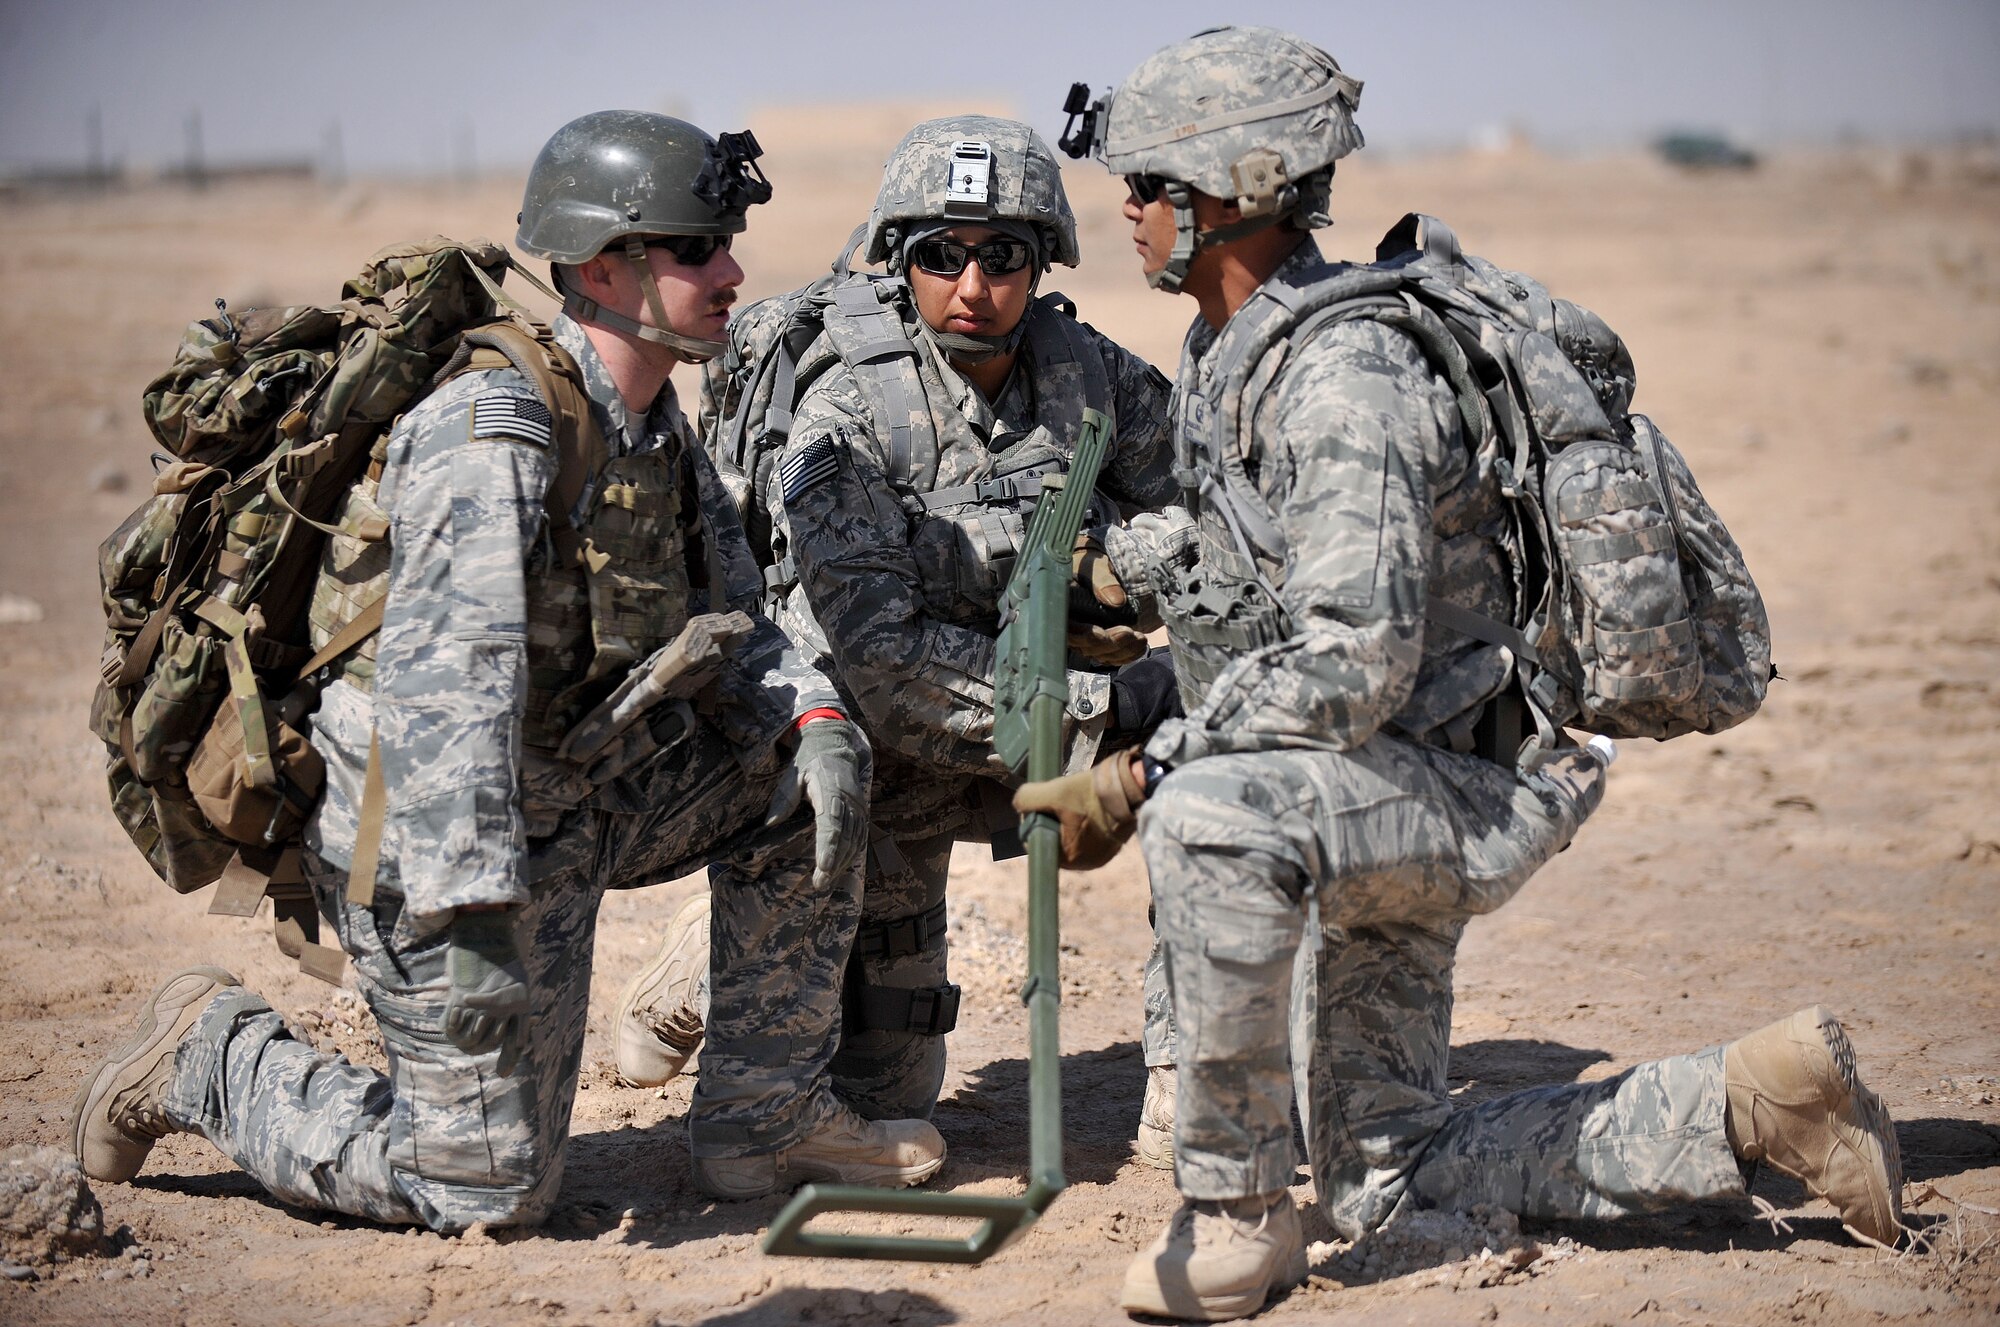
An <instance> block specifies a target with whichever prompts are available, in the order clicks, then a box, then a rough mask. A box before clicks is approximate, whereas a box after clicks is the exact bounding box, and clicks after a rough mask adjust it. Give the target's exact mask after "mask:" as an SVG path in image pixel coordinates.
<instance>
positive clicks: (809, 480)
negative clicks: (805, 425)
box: [778, 434, 834, 502]
mask: <svg viewBox="0 0 2000 1327" xmlns="http://www.w3.org/2000/svg"><path fill="white" fill-rule="evenodd" d="M833 468H834V467H833V438H832V436H831V435H830V434H821V435H820V436H819V437H817V438H814V439H813V440H812V441H811V442H809V443H807V444H806V445H805V446H804V447H803V448H802V449H800V450H799V452H798V453H797V454H795V455H792V456H788V457H786V458H785V461H784V464H782V465H780V466H779V467H778V483H779V485H780V487H782V488H783V489H784V493H785V501H786V502H790V501H792V500H793V499H794V498H796V497H798V495H799V494H801V493H803V492H805V491H806V490H807V489H809V488H811V487H812V486H813V485H814V484H817V483H819V482H820V481H821V480H823V479H827V478H829V477H830V476H831V475H832V474H833Z"/></svg>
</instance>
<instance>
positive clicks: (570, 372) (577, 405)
mask: <svg viewBox="0 0 2000 1327" xmlns="http://www.w3.org/2000/svg"><path fill="white" fill-rule="evenodd" d="M467 347H470V350H469V351H468V350H467ZM460 358H463V359H464V363H463V364H458V363H457V361H458V360H459V359H460ZM453 364H454V365H457V367H453V366H451V365H448V366H447V371H446V373H445V374H443V375H442V376H441V378H440V380H441V381H442V379H443V378H448V377H453V376H456V375H457V374H458V373H465V372H471V371H474V370H477V369H497V368H505V367H507V366H509V365H511V366H512V367H513V368H515V369H516V370H518V371H519V372H520V374H521V376H522V377H524V378H526V379H527V380H528V381H529V383H531V384H532V385H533V386H534V389H535V394H536V395H537V396H539V397H541V399H542V404H543V405H546V406H547V407H548V408H549V413H550V414H551V415H552V416H554V418H555V423H556V428H555V438H556V473H555V478H554V479H553V480H551V481H550V483H549V491H548V497H547V499H546V505H547V507H548V511H549V517H550V519H549V537H550V538H551V539H552V540H553V541H554V542H555V545H556V552H557V553H558V554H559V555H560V556H561V558H562V559H563V561H564V562H565V563H568V562H571V561H573V560H574V558H575V556H576V553H577V550H578V549H579V548H580V547H581V545H580V544H579V543H578V541H577V535H576V530H575V529H574V528H573V527H572V526H571V524H570V516H571V513H573V512H574V511H575V510H576V504H577V503H578V502H579V501H581V500H582V498H583V491H584V489H585V487H586V486H587V485H588V484H589V483H590V479H591V476H592V475H595V474H597V473H599V472H600V471H602V470H603V469H604V467H605V465H606V464H607V463H608V462H609V460H610V453H609V451H608V450H607V449H606V447H605V445H604V435H603V434H601V433H599V432H598V430H597V421H596V419H595V417H594V416H592V414H591V413H590V397H589V394H588V393H586V392H585V391H584V387H583V371H582V370H581V369H579V368H578V367H577V364H576V361H575V360H574V359H572V358H570V354H569V352H568V351H567V350H564V349H563V348H562V347H561V346H560V345H558V344H557V343H556V342H555V340H554V339H553V338H552V337H551V338H546V339H545V338H543V337H540V336H537V335H535V334H534V333H532V332H530V331H528V330H526V329H524V328H522V327H521V326H519V325H518V324H516V323H514V322H512V321H511V320H505V319H503V320H501V321H498V322H492V323H488V324H487V325H485V326H484V327H478V328H475V329H473V330H472V331H469V332H467V333H466V334H465V337H464V340H463V342H462V343H461V345H460V350H459V354H458V355H456V356H454V357H453Z"/></svg>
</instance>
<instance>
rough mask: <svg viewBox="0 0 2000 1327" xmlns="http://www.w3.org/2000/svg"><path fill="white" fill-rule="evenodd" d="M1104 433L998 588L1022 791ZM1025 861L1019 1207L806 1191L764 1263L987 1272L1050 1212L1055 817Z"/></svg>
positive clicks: (1058, 692)
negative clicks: (865, 1231)
mask: <svg viewBox="0 0 2000 1327" xmlns="http://www.w3.org/2000/svg"><path fill="white" fill-rule="evenodd" d="M1109 432H1110V427H1109V422H1108V421H1107V420H1106V419H1105V417H1104V415H1103V414H1101V413H1100V412H1098V411H1096V410H1085V411H1084V412H1083V430H1082V433H1081V435H1080V437H1079V438H1078V440H1077V447H1076V456H1075V459H1074V460H1072V461H1071V463H1070V467H1069V472H1068V473H1067V474H1064V475H1050V476H1046V477H1044V478H1043V480H1042V492H1041V496H1040V498H1039V499H1038V500H1037V502H1036V504H1035V512H1034V515H1033V516H1032V517H1031V518H1030V519H1029V522H1028V531H1027V537H1026V547H1025V549H1024V550H1023V552H1022V554H1021V557H1020V560H1019V562H1018V563H1016V565H1015V568H1014V574H1013V576H1012V577H1011V578H1009V580H1008V582H1007V591H1006V595H1005V596H1004V598H1003V599H1002V601H1001V606H1000V624H1001V625H1000V639H999V642H998V645H997V647H996V654H997V656H998V672H997V676H996V677H995V679H994V697H995V698H994V718H993V750H994V752H995V753H996V754H998V755H999V757H1000V759H1001V760H1002V761H1004V762H1005V763H1006V764H1007V766H1008V767H1009V768H1011V769H1012V770H1013V771H1014V773H1015V774H1016V775H1022V774H1025V775H1026V777H1027V778H1028V779H1029V780H1031V781H1035V780H1042V779H1053V778H1056V777H1057V776H1059V775H1060V774H1061V773H1062V759H1063V756H1062V752H1063V740H1062V717H1063V706H1064V703H1065V702H1066V701H1067V700H1068V698H1069V683H1068V674H1067V670H1066V668H1065V662H1066V660H1067V656H1068V647H1067V645H1066V644H1065V640H1066V638H1067V636H1068V628H1069V584H1070V578H1071V564H1070V552H1071V549H1072V547H1073V546H1074V544H1075V543H1076V536H1077V532H1078V531H1079V530H1080V529H1081V528H1082V526H1083V521H1084V517H1085V514H1086V512H1087V511H1088V510H1089V508H1090V499H1091V493H1092V490H1094V489H1095V488H1096V486H1097V472H1098V470H1099V468H1100V467H1101V466H1102V465H1103V463H1104V449H1105V446H1106V444H1107V441H1108V435H1109ZM1021 843H1022V845H1023V847H1025V848H1026V850H1027V856H1028V975H1027V980H1026V981H1025V982H1024V983H1023V984H1022V987H1021V1002H1022V1003H1023V1004H1025V1005H1026V1006H1027V1007H1028V1188H1027V1192H1025V1193H1023V1194H1021V1195H1020V1196H1018V1197H1000V1196H996V1195H989V1194H974V1193H927V1192H924V1191H922V1190H917V1189H903V1190H896V1189H873V1188H867V1187H864V1186H861V1185H852V1184H808V1185H807V1186H805V1187H804V1188H803V1189H800V1190H799V1192H798V1194H797V1196H796V1197H794V1198H793V1199H792V1201H791V1202H790V1203H788V1204H786V1206H785V1209H784V1210H783V1211H782V1212H779V1213H778V1218H777V1220H775V1221H773V1222H772V1223H771V1228H770V1230H769V1231H767V1232H766V1233H765V1235H764V1245H763V1247H764V1252H766V1253H772V1254H781V1255H786V1256H791V1257H807V1258H880V1259H895V1260H904V1261H911V1262H940V1263H979V1262H985V1261H986V1260H987V1259H988V1258H990V1257H992V1256H993V1255H994V1254H995V1253H998V1252H999V1251H1000V1250H1001V1249H1002V1248H1004V1247H1005V1246H1006V1245H1007V1243H1008V1242H1009V1241H1011V1240H1012V1239H1014V1238H1015V1237H1016V1236H1018V1235H1020V1234H1021V1233H1022V1232H1023V1231H1025V1230H1026V1229H1027V1228H1028V1227H1029V1226H1031V1225H1033V1224H1034V1223H1035V1220H1036V1218H1038V1217H1040V1216H1041V1214H1042V1213H1043V1212H1046V1211H1047V1210H1048V1209H1049V1204H1050V1203H1052V1202H1054V1201H1055V1199H1056V1195H1057V1194H1059V1193H1061V1192H1062V1191H1063V1188H1064V1186H1065V1185H1066V1184H1067V1181H1066V1180H1064V1179H1063V1171H1062V1060H1061V1048H1060V1046H1059V1044H1058V1039H1057V1017H1058V1012H1059V1009H1060V1005H1061V984H1060V977H1059V974H1058V971H1057V968H1058V962H1059V960H1058V957H1057V951H1058V939H1059V918H1058V912H1057V903H1058V895H1057V886H1058V883H1059V876H1060V873H1061V870H1062V864H1061V852H1060V848H1061V845H1060V838H1059V831H1058V829H1057V826H1056V820H1055V817H1054V816H1051V815H1045V814H1040V813H1037V814H1033V815H1026V816H1023V817H1022V818H1021ZM834 1212H873V1213H880V1214H886V1215H892V1216H940V1217H953V1218H961V1219H963V1218H971V1219H974V1220H977V1221H978V1222H979V1225H978V1226H977V1227H976V1228H974V1229H973V1231H972V1232H971V1233H970V1234H969V1235H965V1236H962V1237H952V1236H938V1235H844V1234H833V1233H818V1232H815V1231H811V1230H808V1229H807V1228H806V1226H807V1223H808V1222H810V1221H811V1220H812V1219H813V1218H814V1217H818V1216H825V1215H827V1214H829V1213H834Z"/></svg>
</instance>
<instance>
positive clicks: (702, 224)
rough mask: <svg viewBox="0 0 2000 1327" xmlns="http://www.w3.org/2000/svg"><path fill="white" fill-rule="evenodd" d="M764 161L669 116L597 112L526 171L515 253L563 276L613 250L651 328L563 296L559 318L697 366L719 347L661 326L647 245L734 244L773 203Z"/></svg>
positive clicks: (741, 138) (751, 149)
mask: <svg viewBox="0 0 2000 1327" xmlns="http://www.w3.org/2000/svg"><path fill="white" fill-rule="evenodd" d="M762 155H763V150H762V149H761V148H759V147H758V146H757V139H756V137H755V135H753V134H751V133H750V132H749V131H748V130H745V131H744V132H742V133H736V134H724V135H722V137H721V138H719V139H716V138H710V137H709V136H708V135H707V134H706V133H704V132H703V131H702V130H700V129H699V128H697V127H695V126H694V125H691V124H689V123H688V122H687V121H685V120H676V119H674V118H673V117H672V116H670V115H656V114H653V113H652V112H649V111H594V112H592V113H591V114H589V115H585V116H581V117H579V118H577V119H574V120H571V121H570V122H569V123H568V124H566V125H564V126H563V127H562V128H560V129H558V130H556V132H555V136H554V137H552V138H550V139H549V141H548V142H547V144H545V145H544V146H543V148H542V150H541V154H540V155H539V156H537V157H536V158H535V164H534V166H533V167H532V168H531V169H530V170H529V171H528V187H527V190H526V192H525V193H524V195H523V197H522V200H521V214H520V216H519V217H518V218H517V220H518V221H519V223H520V229H519V230H518V231H517V232H516V233H515V236H514V243H515V245H516V246H518V247H519V248H520V249H521V250H522V251H523V252H524V253H527V254H529V255H530V256H532V257H535V258H541V259H544V260H546V261H548V262H551V263H555V264H557V265H558V268H557V272H556V278H557V284H558V286H561V285H562V274H561V266H563V265H574V264H576V263H582V262H587V261H589V260H590V259H591V258H594V257H596V256H597V255H598V254H600V253H603V252H604V251H605V250H607V249H610V248H611V247H612V246H614V245H617V246H619V247H620V248H621V249H622V251H623V253H624V255H625V257H626V260H627V261H629V262H631V263H632V264H633V265H634V266H635V267H637V268H638V270H639V273H640V277H641V279H640V282H639V288H640V289H641V290H643V291H645V293H646V303H647V307H648V309H649V310H650V311H651V313H652V315H653V325H652V326H647V325H646V324H644V323H641V322H639V321H637V320H636V319H633V318H628V317H626V316H625V315H623V314H620V313H615V312H613V311H611V310H609V309H606V308H604V307H603V306H602V305H600V304H598V303H597V302H596V301H595V300H591V299H587V298H585V297H584V296H581V295H579V294H577V293H575V292H574V291H571V290H568V289H567V288H564V290H563V294H564V300H563V311H564V312H565V313H568V314H569V315H570V316H571V317H573V318H579V317H580V318H588V319H590V320H592V321H595V322H600V323H603V324H605V325H607V326H610V327H615V328H617V329H619V330H620V331H623V332H626V333H629V334H631V335H633V336H637V337H640V338H642V339H644V340H647V341H654V342H657V343H659V344H661V345H665V346H669V347H671V348H672V349H674V350H675V351H677V352H679V353H680V354H681V355H683V356H685V357H686V358H688V359H690V360H693V361H695V362H697V363H699V362H701V361H702V360H706V359H711V358H713V357H714V356H716V355H718V354H720V353H722V351H723V350H724V349H725V343H723V342H721V341H709V340H705V339H702V338H699V337H692V336H683V335H681V334H680V333H678V332H676V331H674V330H673V328H672V327H671V326H669V324H668V322H667V315H666V309H665V308H664V307H663V306H662V304H661V302H660V292H659V287H658V285H657V284H656V283H655V282H654V281H653V280H652V279H651V273H650V269H649V268H648V266H647V263H646V245H645V241H646V238H647V237H649V236H659V235H734V234H737V233H738V232H740V231H741V230H742V229H743V227H744V224H745V222H744V215H743V214H744V212H745V211H746V210H747V209H748V208H749V207H750V206H751V204H753V203H762V202H766V201H768V200H769V199H770V197H771V182H770V181H769V180H767V179H765V178H764V172H763V171H762V170H760V169H758V167H757V165H756V159H757V158H758V157H759V156H762Z"/></svg>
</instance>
